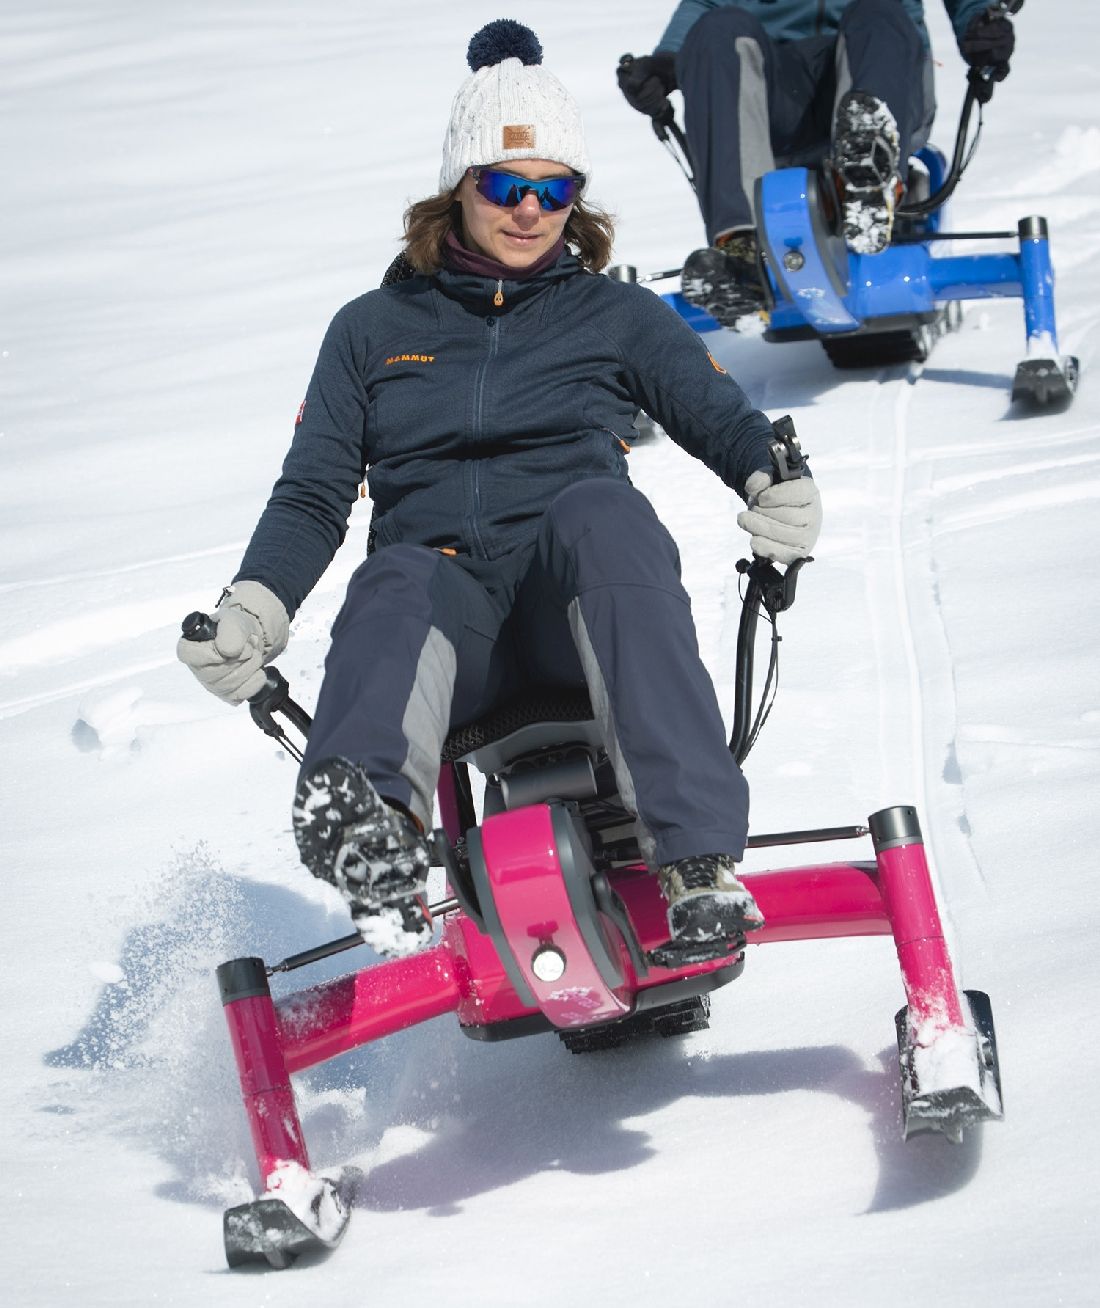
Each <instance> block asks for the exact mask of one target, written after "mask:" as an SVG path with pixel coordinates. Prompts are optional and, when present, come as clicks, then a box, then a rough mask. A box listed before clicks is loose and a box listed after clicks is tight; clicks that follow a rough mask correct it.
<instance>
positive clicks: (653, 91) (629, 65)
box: [615, 52, 676, 118]
mask: <svg viewBox="0 0 1100 1308" xmlns="http://www.w3.org/2000/svg"><path fill="white" fill-rule="evenodd" d="M615 77H616V79H617V80H618V83H619V90H620V91H622V93H623V95H624V96H625V97H626V102H627V104H628V105H630V107H631V108H632V109H637V111H638V112H639V113H640V114H646V115H647V117H649V118H660V117H661V115H662V114H663V113H664V111H665V108H666V106H667V105H668V94H669V92H670V91H675V90H676V56H675V55H674V54H671V53H668V52H658V53H657V54H651V55H639V56H638V58H637V59H631V60H630V61H629V62H625V61H624V60H620V61H619V66H618V68H617V69H616V70H615Z"/></svg>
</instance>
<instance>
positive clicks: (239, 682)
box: [176, 581, 290, 704]
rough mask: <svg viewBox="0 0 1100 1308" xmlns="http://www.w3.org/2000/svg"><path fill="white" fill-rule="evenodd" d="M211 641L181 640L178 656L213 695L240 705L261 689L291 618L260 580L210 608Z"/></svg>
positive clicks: (283, 644) (283, 646) (237, 588)
mask: <svg viewBox="0 0 1100 1308" xmlns="http://www.w3.org/2000/svg"><path fill="white" fill-rule="evenodd" d="M213 617H214V621H215V623H216V624H217V628H218V629H217V632H216V633H215V635H214V639H213V640H187V639H186V638H184V637H181V639H180V641H179V643H178V644H177V646H176V656H177V657H178V658H179V660H180V662H181V663H186V664H187V666H188V667H189V668H190V669H191V671H192V672H193V673H194V674H195V676H196V677H198V679H199V681H200V682H201V683H202V684H203V685H204V686H205V687H206V689H207V690H208V691H210V693H211V694H213V695H217V697H218V698H219V699H223V700H225V702H226V703H227V704H241V703H243V702H244V701H245V700H246V699H248V698H249V696H251V695H255V694H256V692H257V691H259V690H262V689H263V685H264V671H263V669H264V665H265V664H266V663H270V662H271V660H272V659H273V658H277V657H278V655H280V654H281V653H282V652H283V650H284V649H286V642H287V639H288V638H289V636H290V618H289V616H288V614H287V611H286V609H285V607H284V606H283V602H282V600H281V599H279V597H278V595H276V594H274V593H273V592H272V591H270V590H268V588H267V587H266V586H262V585H261V584H260V583H259V582H258V581H238V582H237V583H236V584H235V585H233V586H230V587H229V589H228V591H227V592H226V594H225V595H224V596H223V597H222V599H221V600H220V601H219V603H218V607H217V608H216V609H215V610H214V614H213Z"/></svg>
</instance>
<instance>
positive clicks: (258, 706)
mask: <svg viewBox="0 0 1100 1308" xmlns="http://www.w3.org/2000/svg"><path fill="white" fill-rule="evenodd" d="M180 629H181V631H182V633H183V638H184V640H195V641H200V640H213V639H214V637H215V636H216V635H217V634H218V624H217V621H216V620H215V619H214V618H213V617H211V615H210V614H209V613H203V612H201V611H198V610H197V611H196V612H194V613H189V614H188V615H187V617H185V618H184V620H183V622H182V623H181V624H180ZM248 711H249V713H250V714H251V716H252V721H253V722H255V724H256V725H257V726H258V727H259V728H260V730H261V731H262V732H263V733H264V735H265V736H271V737H272V738H273V739H274V740H277V741H279V743H280V744H282V745H283V746H285V748H286V749H288V750H289V751H290V753H291V754H293V755H294V757H295V758H297V759H298V760H299V762H300V761H301V758H302V754H301V750H300V749H299V748H298V747H297V745H295V744H294V742H293V741H291V740H290V739H289V738H288V737H287V734H286V732H285V731H284V730H283V728H282V727H281V726H280V724H279V723H278V722H276V721H275V717H274V715H275V714H276V713H281V714H282V715H283V717H285V718H286V720H287V721H288V722H289V723H290V725H291V726H292V727H294V729H295V730H296V731H299V732H301V734H302V737H303V738H305V737H306V736H308V735H309V729H310V727H311V726H312V725H313V719H312V718H311V717H310V716H309V714H308V713H307V712H306V711H305V709H304V708H302V706H301V705H300V704H298V703H296V702H295V701H294V700H293V699H291V698H290V685H289V683H288V682H287V679H286V677H284V676H283V674H282V673H281V672H280V671H279V669H278V668H277V667H275V666H274V664H272V665H271V666H270V667H266V668H264V684H263V686H261V688H260V689H259V690H258V691H257V692H256V693H255V695H250V696H249V697H248Z"/></svg>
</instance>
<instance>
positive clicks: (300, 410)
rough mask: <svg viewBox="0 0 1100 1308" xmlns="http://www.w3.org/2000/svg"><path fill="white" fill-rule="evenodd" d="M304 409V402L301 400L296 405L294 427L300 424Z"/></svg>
mask: <svg viewBox="0 0 1100 1308" xmlns="http://www.w3.org/2000/svg"><path fill="white" fill-rule="evenodd" d="M305 411H306V402H305V400H303V401H302V402H301V404H299V405H298V416H297V417H296V418H295V419H294V425H295V427H300V426H301V425H302V418H303V417H304V416H305Z"/></svg>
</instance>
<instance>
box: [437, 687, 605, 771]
mask: <svg viewBox="0 0 1100 1308" xmlns="http://www.w3.org/2000/svg"><path fill="white" fill-rule="evenodd" d="M592 717H593V713H592V702H591V700H590V699H589V698H588V691H587V690H585V689H583V688H580V687H567V686H566V687H563V686H544V687H540V688H539V689H537V690H533V691H526V692H525V693H524V694H523V695H520V696H518V697H517V698H516V699H512V700H509V701H508V702H507V703H504V704H500V705H498V706H497V707H496V708H495V709H493V710H492V711H491V712H489V713H487V714H486V715H485V717H483V718H481V719H479V720H478V721H477V722H470V723H468V724H467V725H465V726H462V727H455V729H454V730H453V731H452V732H451V733H450V735H448V737H447V739H446V740H445V741H444V742H443V752H442V755H441V757H442V760H443V762H444V763H453V762H454V761H455V759H459V758H462V757H463V756H464V755H466V754H469V753H471V752H472V751H473V750H475V749H481V748H483V747H484V746H485V745H491V744H493V742H494V741H497V740H503V739H504V737H505V736H510V735H511V734H512V732H513V731H518V730H519V729H520V728H521V727H527V726H530V725H531V724H532V723H536V722H588V721H590V720H591V719H592Z"/></svg>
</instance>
